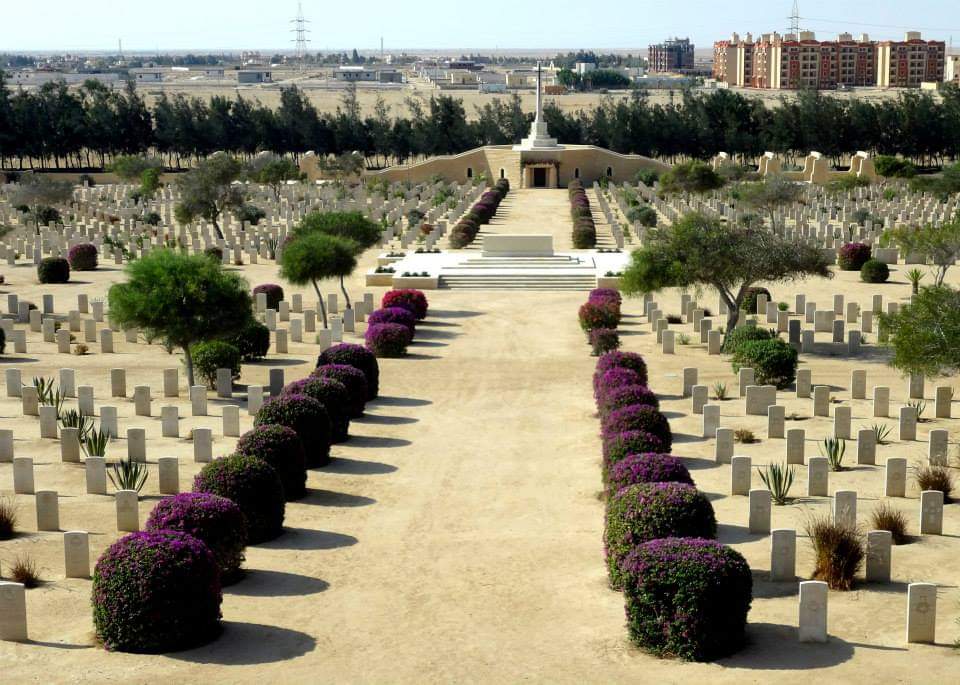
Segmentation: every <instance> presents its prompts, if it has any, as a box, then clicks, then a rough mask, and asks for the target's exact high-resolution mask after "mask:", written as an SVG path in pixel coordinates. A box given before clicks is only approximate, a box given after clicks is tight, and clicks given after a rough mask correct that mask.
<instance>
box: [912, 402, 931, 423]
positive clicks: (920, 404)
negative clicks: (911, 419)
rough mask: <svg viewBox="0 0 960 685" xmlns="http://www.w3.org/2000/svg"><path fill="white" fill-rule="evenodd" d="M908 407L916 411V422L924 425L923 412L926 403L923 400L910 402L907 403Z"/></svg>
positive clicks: (925, 408)
mask: <svg viewBox="0 0 960 685" xmlns="http://www.w3.org/2000/svg"><path fill="white" fill-rule="evenodd" d="M907 406H908V407H913V408H914V409H915V410H916V411H917V422H918V423H925V422H926V419H925V418H923V412H925V411H926V410H927V403H926V402H924V401H923V400H911V401H910V402H907Z"/></svg>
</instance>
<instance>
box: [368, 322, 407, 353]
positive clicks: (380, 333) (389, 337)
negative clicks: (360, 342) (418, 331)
mask: <svg viewBox="0 0 960 685" xmlns="http://www.w3.org/2000/svg"><path fill="white" fill-rule="evenodd" d="M364 340H365V341H366V343H367V349H368V350H370V351H371V352H373V353H374V354H375V355H376V356H378V357H403V356H405V355H406V354H407V346H408V345H409V344H410V331H409V330H408V329H407V328H406V327H405V326H402V325H401V324H398V323H375V324H371V325H369V326H367V331H366V333H365V334H364Z"/></svg>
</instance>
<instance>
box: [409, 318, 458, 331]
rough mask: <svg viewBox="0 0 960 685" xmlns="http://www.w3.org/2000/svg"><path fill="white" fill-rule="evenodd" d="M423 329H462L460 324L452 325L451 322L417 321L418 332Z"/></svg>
mask: <svg viewBox="0 0 960 685" xmlns="http://www.w3.org/2000/svg"><path fill="white" fill-rule="evenodd" d="M421 327H428V328H460V324H458V323H451V322H450V321H433V320H431V319H424V320H423V321H417V330H420V328H421Z"/></svg>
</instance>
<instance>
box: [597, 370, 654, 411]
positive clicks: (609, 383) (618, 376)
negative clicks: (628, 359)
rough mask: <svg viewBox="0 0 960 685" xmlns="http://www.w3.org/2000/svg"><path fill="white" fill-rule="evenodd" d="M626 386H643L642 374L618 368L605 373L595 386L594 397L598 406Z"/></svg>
mask: <svg viewBox="0 0 960 685" xmlns="http://www.w3.org/2000/svg"><path fill="white" fill-rule="evenodd" d="M625 385H643V383H641V382H640V374H639V373H637V372H636V371H633V370H632V369H621V368H618V367H614V368H612V369H610V370H609V371H604V372H603V375H602V376H600V377H599V378H598V379H596V380H595V381H594V384H593V386H594V389H593V396H594V397H595V398H596V400H597V405H598V406H599V405H600V403H601V402H603V401H604V398H605V397H606V396H607V395H608V394H609V393H611V392H613V391H614V390H616V389H617V388H622V387H624V386H625Z"/></svg>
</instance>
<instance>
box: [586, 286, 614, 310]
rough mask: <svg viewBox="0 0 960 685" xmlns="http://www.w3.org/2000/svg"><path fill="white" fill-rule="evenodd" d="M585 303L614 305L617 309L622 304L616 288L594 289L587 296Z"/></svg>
mask: <svg viewBox="0 0 960 685" xmlns="http://www.w3.org/2000/svg"><path fill="white" fill-rule="evenodd" d="M587 302H593V303H594V304H610V303H612V304H615V305H617V307H619V306H620V304H621V303H622V302H623V296H622V295H621V294H620V291H619V290H617V289H616V288H594V289H593V290H591V291H590V295H588V296H587Z"/></svg>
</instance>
